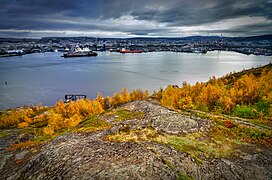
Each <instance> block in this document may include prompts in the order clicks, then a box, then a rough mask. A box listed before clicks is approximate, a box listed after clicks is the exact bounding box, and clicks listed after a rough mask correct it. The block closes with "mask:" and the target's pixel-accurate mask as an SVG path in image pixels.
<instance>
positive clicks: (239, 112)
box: [232, 104, 256, 118]
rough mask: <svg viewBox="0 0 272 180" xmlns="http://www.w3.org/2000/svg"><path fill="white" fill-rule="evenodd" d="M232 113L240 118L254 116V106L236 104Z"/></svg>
mask: <svg viewBox="0 0 272 180" xmlns="http://www.w3.org/2000/svg"><path fill="white" fill-rule="evenodd" d="M232 115H234V116H239V117H242V118H255V117H256V113H255V111H254V108H253V107H252V106H249V105H239V104H238V105H237V106H236V107H235V109H234V110H233V112H232Z"/></svg>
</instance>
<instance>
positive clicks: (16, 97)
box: [0, 52, 271, 109]
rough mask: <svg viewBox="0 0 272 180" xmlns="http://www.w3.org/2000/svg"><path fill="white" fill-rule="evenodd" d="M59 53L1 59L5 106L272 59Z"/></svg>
mask: <svg viewBox="0 0 272 180" xmlns="http://www.w3.org/2000/svg"><path fill="white" fill-rule="evenodd" d="M60 56H61V54H60V53H44V54H43V53H40V54H30V55H25V56H23V57H8V58H1V59H0V108H1V109H3V108H9V107H17V106H22V105H29V104H31V103H33V104H38V103H40V102H41V103H42V104H44V105H53V104H55V102H56V101H58V100H59V99H63V98H64V95H65V94H72V93H76V94H86V95H88V97H89V98H95V97H96V95H97V91H101V92H102V94H103V95H112V94H113V93H114V92H115V91H119V90H120V89H121V88H122V87H127V88H128V89H129V90H132V89H136V88H141V89H143V90H145V89H147V90H149V92H150V93H152V91H153V90H154V89H159V88H160V87H165V86H167V85H168V84H177V85H180V84H182V82H183V81H187V82H189V83H191V84H193V83H195V82H197V81H207V80H208V79H209V77H211V76H216V77H220V76H222V75H225V74H227V73H229V72H232V71H240V70H242V69H246V68H251V67H256V66H259V65H264V64H267V63H269V62H271V57H264V56H253V55H250V56H247V55H243V54H239V53H235V52H208V53H207V54H187V53H173V52H154V53H141V54H119V53H110V52H99V55H98V56H97V57H80V58H69V59H64V58H61V57H60ZM5 82H8V84H7V85H6V84H5Z"/></svg>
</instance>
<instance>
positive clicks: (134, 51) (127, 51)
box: [119, 48, 143, 53]
mask: <svg viewBox="0 0 272 180" xmlns="http://www.w3.org/2000/svg"><path fill="white" fill-rule="evenodd" d="M119 52H120V53H142V52H143V51H142V50H139V49H138V50H130V49H125V48H122V49H121V50H120V51H119Z"/></svg>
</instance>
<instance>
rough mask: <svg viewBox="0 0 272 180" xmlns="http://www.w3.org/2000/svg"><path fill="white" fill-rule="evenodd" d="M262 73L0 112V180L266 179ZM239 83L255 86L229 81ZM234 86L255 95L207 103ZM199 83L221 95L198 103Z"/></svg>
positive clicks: (269, 172) (269, 165)
mask: <svg viewBox="0 0 272 180" xmlns="http://www.w3.org/2000/svg"><path fill="white" fill-rule="evenodd" d="M271 72H272V71H271V64H269V65H267V66H264V67H259V68H254V69H251V70H246V71H242V72H238V73H231V74H229V75H226V76H225V77H222V78H219V79H216V78H211V80H210V81H209V82H207V83H198V84H196V85H194V86H193V85H188V84H186V83H184V84H183V87H181V88H179V87H176V86H169V87H167V88H166V89H162V90H160V91H158V92H155V93H154V94H153V95H152V98H148V93H147V92H144V91H141V90H139V89H138V90H135V91H132V92H131V93H129V92H128V91H127V90H126V89H123V90H122V91H121V92H120V93H115V94H114V95H113V97H105V98H103V97H102V95H101V93H98V96H97V98H96V99H95V100H79V101H77V102H70V103H63V102H61V101H60V102H58V103H57V104H56V105H55V106H53V107H45V106H42V105H38V106H30V107H22V108H17V109H10V110H4V111H2V112H1V115H0V117H1V121H0V126H1V129H0V144H1V146H0V162H1V163H0V177H1V179H107V178H112V179H128V178H129V179H271V178H272V158H271V157H272V150H271V147H272V141H271V139H272V131H271V129H272V127H271V116H270V111H271V101H270V100H271V99H270V94H271V84H270V83H269V82H270V79H269V77H270V73H271ZM253 76H254V77H253ZM246 77H252V78H255V79H254V80H258V84H256V83H250V84H247V83H237V82H239V81H242V80H243V78H246ZM241 79H242V80H241ZM246 82H247V81H246ZM250 82H252V81H250ZM253 82H255V81H253ZM264 82H266V83H264ZM240 84H243V85H244V86H243V88H246V87H247V86H245V85H254V87H256V89H254V91H255V92H258V93H257V95H258V96H256V97H254V96H246V97H252V98H253V99H249V100H247V101H245V99H246V98H244V97H243V96H242V95H248V94H245V93H242V94H239V93H234V95H239V98H241V99H243V98H244V99H243V100H244V101H241V102H240V101H238V100H239V98H237V97H236V96H232V97H233V98H236V99H235V101H234V100H233V99H232V102H233V103H235V104H234V106H233V107H232V109H229V110H228V111H225V108H221V109H220V108H218V107H220V106H222V107H224V106H223V105H222V104H218V103H216V102H217V100H219V99H220V97H221V96H222V95H223V96H224V97H226V96H227V95H228V93H229V92H230V90H231V89H233V92H236V89H238V90H241V88H240V87H239V86H238V85H240ZM257 85H258V86H257ZM208 86H210V87H209V88H211V89H214V88H213V87H214V86H215V87H218V88H219V87H220V89H221V91H220V94H218V97H217V98H216V99H214V101H207V102H205V101H204V100H205V98H203V97H205V96H204V95H205V94H204V93H203V92H206V93H207V94H209V92H210V93H212V92H213V91H211V90H209V91H207V89H206V90H205V88H207V87H208ZM259 86H261V87H262V88H260V87H259ZM234 87H235V88H234ZM222 89H223V90H222ZM249 89H251V88H249ZM267 89H268V90H267ZM169 90H171V91H169ZM266 90H267V91H266ZM269 90H270V91H269ZM196 91H197V92H198V93H195V92H196ZM202 91H203V92H202ZM170 92H171V93H170ZM215 92H216V91H215ZM199 94H202V100H203V101H202V104H198V103H199V101H197V99H198V98H199V97H198V96H199ZM215 95H216V94H212V96H210V95H208V96H207V97H210V98H212V97H213V96H215ZM271 97H272V96H271ZM184 98H185V99H184ZM190 98H191V99H190ZM176 100H178V101H176ZM184 100H186V101H184ZM175 102H179V103H177V104H175ZM188 102H190V103H188ZM260 102H262V104H261V105H262V106H260V107H259V106H258V103H260ZM182 103H183V104H182ZM205 103H206V104H205ZM210 103H211V104H210ZM239 103H240V104H239ZM256 103H257V104H256ZM263 104H266V105H267V104H268V107H267V106H265V105H263ZM162 105H163V106H165V107H163V106H162ZM200 105H201V106H200ZM204 106H206V107H204ZM215 107H216V108H215ZM237 107H243V108H245V107H247V108H248V109H249V111H251V110H252V112H254V114H250V116H249V117H247V118H245V117H244V115H248V112H246V113H240V114H239V113H237V112H239V111H238V110H237ZM258 108H259V109H258ZM242 110H243V109H242ZM242 110H241V111H242ZM243 111H244V110H243ZM243 111H242V112H243ZM261 112H262V113H261ZM235 113H237V114H235ZM237 116H240V117H237ZM242 116H243V117H242Z"/></svg>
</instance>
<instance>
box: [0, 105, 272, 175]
mask: <svg viewBox="0 0 272 180" xmlns="http://www.w3.org/2000/svg"><path fill="white" fill-rule="evenodd" d="M121 108H123V109H126V110H128V111H140V112H144V116H143V117H142V118H140V119H139V118H138V119H137V118H135V119H134V118H131V119H125V120H123V121H116V120H115V118H116V117H114V116H113V117H107V116H105V115H103V116H101V117H100V118H101V119H104V120H106V121H107V122H108V123H112V124H113V127H112V128H111V129H108V130H103V131H99V132H92V133H90V132H80V133H68V134H66V135H62V136H59V137H57V138H55V139H54V140H52V141H51V142H49V143H48V144H46V145H44V146H43V147H42V150H41V151H40V152H39V153H38V154H37V155H36V154H34V155H33V156H32V158H31V159H30V160H28V161H26V162H25V163H24V164H21V166H19V167H20V168H18V166H17V168H14V169H12V168H11V166H9V165H8V164H7V162H11V161H12V160H13V161H18V160H22V159H24V158H25V157H28V156H29V153H31V152H30V151H28V150H21V151H17V152H16V153H15V154H10V153H9V154H6V155H8V156H2V158H1V164H0V166H1V168H2V172H5V173H2V174H0V175H2V178H1V179H179V178H185V179H186V178H187V179H188V178H194V179H207V180H208V179H272V158H271V157H272V151H271V149H265V148H264V149H262V150H260V152H255V151H254V150H252V151H245V152H244V154H243V155H241V156H239V157H236V158H233V159H219V158H218V159H203V160H202V162H201V163H199V162H197V161H196V159H195V158H194V157H191V156H190V155H189V154H188V153H185V152H182V151H179V150H177V149H175V148H173V147H170V146H167V145H163V144H160V143H156V142H151V141H150V142H149V141H143V142H140V143H136V142H108V141H106V140H104V139H105V136H107V135H109V134H112V133H117V132H119V131H120V129H122V127H124V126H126V127H128V128H129V129H143V128H146V127H153V128H154V129H156V130H158V131H162V132H164V133H167V134H172V135H173V134H184V133H189V132H199V131H206V130H208V129H209V127H210V126H211V123H210V121H209V120H207V119H200V118H197V117H190V116H186V115H182V114H179V113H177V112H174V111H171V110H169V109H166V108H163V107H161V106H159V105H155V104H152V103H150V102H146V101H135V102H131V103H128V104H125V105H123V106H122V107H121ZM7 138H8V137H6V139H4V138H0V143H2V144H3V140H5V141H7ZM253 149H254V148H253ZM1 153H2V155H4V151H2V152H1ZM3 157H5V163H2V160H3ZM13 165H14V164H13ZM14 166H15V165H14ZM7 168H9V169H8V170H9V171H8V170H7Z"/></svg>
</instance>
